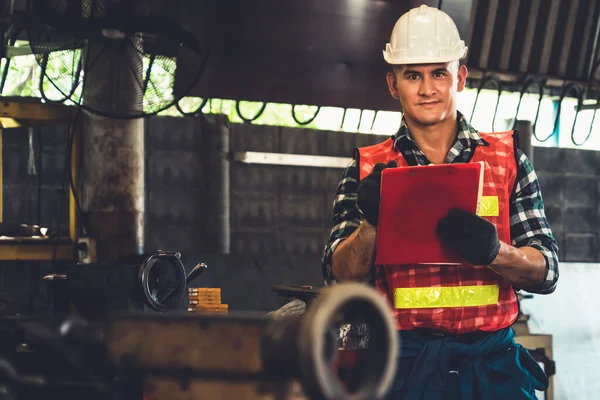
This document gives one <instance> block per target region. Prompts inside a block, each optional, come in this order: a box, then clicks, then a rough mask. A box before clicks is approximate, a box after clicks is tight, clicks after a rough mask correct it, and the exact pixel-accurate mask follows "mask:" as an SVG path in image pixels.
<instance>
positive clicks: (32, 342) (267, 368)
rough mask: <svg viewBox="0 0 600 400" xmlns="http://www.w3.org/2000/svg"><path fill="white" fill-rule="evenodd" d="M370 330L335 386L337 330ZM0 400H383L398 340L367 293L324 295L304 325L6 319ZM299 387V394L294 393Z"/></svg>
mask: <svg viewBox="0 0 600 400" xmlns="http://www.w3.org/2000/svg"><path fill="white" fill-rule="evenodd" d="M346 323H363V324H366V325H368V326H369V328H370V340H369V344H368V347H367V348H366V349H363V350H362V354H361V360H362V362H361V366H363V367H364V366H368V368H364V370H362V371H361V374H360V375H357V376H360V379H357V380H355V381H354V382H352V384H351V385H349V384H348V383H347V382H344V381H343V380H341V379H339V377H338V376H337V369H336V368H335V365H336V363H337V360H336V359H337V358H338V357H339V351H338V348H339V347H340V344H339V340H340V339H339V327H340V326H341V325H343V324H346ZM2 327H3V328H2V330H0V335H1V339H0V343H1V345H0V349H1V351H0V399H2V400H5V399H6V400H8V399H14V400H18V399H62V400H67V399H82V398H85V399H107V398H109V399H116V400H120V399H142V398H144V399H148V400H161V399H169V400H179V399H210V400H217V399H224V400H225V399H249V400H252V399H292V398H295V399H304V398H310V399H351V400H359V399H380V398H383V397H384V395H385V394H386V392H387V391H388V389H389V387H390V385H391V384H392V381H393V377H394V375H395V370H396V354H397V347H398V343H397V340H398V339H397V334H396V330H395V326H394V321H393V318H392V315H391V313H390V312H389V310H388V307H387V304H386V303H385V301H384V300H383V299H382V298H381V297H380V296H379V295H378V294H377V293H376V292H375V291H374V290H373V289H372V288H370V287H366V286H364V285H360V284H340V285H336V286H335V287H331V288H327V289H324V290H323V291H322V292H321V294H320V295H319V297H318V298H317V299H316V300H315V301H314V303H312V304H311V305H310V307H309V308H308V310H307V313H306V314H305V315H303V316H302V317H300V318H296V317H292V318H270V317H266V316H264V315H251V314H243V315H237V316H236V315H227V316H223V315H219V316H217V315H214V316H207V315H193V316H184V315H166V314H148V313H147V314H137V315H123V316H120V315H112V316H109V317H107V318H105V319H103V320H100V321H94V322H90V321H86V320H84V319H79V318H68V319H66V320H62V321H56V320H54V321H53V320H41V319H32V318H20V317H9V318H5V319H4V321H3V324H2ZM299 387H300V388H301V390H300V391H298V388H299Z"/></svg>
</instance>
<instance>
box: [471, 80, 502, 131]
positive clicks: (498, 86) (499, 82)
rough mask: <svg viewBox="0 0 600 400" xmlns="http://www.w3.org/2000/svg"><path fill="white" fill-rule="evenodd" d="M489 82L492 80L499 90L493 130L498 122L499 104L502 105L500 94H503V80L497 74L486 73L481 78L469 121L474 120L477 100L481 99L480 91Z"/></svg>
mask: <svg viewBox="0 0 600 400" xmlns="http://www.w3.org/2000/svg"><path fill="white" fill-rule="evenodd" d="M488 82H491V83H492V84H494V86H495V87H496V90H497V91H498V98H497V99H496V107H494V116H493V119H492V131H493V130H494V125H495V123H496V114H497V113H498V105H500V96H502V82H501V81H500V79H499V78H498V77H497V76H495V75H486V76H484V77H483V79H481V82H480V83H479V87H478V88H477V95H476V96H475V102H474V103H473V110H471V118H469V123H471V121H473V115H474V114H475V109H476V108H477V101H478V100H479V93H481V90H482V89H483V88H485V87H486V85H487V84H488Z"/></svg>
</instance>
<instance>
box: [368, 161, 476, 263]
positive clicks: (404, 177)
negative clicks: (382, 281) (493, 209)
mask: <svg viewBox="0 0 600 400" xmlns="http://www.w3.org/2000/svg"><path fill="white" fill-rule="evenodd" d="M483 172H484V167H483V163H482V162H475V163H467V164H436V165H427V166H416V167H400V168H387V169H385V170H383V172H382V175H381V201H380V204H379V223H378V227H377V254H376V256H375V263H376V264H379V265H390V264H458V263H460V262H461V261H462V259H461V258H460V256H458V255H457V254H456V253H454V252H453V251H452V250H450V249H448V248H447V247H445V246H444V245H443V244H442V243H441V241H440V240H439V239H438V237H437V235H436V227H437V223H438V221H439V220H440V219H441V218H442V217H444V216H446V215H447V214H448V211H449V210H450V209H451V208H459V209H462V210H465V211H469V212H472V213H477V212H478V207H479V204H480V201H481V195H482V191H483Z"/></svg>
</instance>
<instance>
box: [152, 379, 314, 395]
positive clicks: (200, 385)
mask: <svg viewBox="0 0 600 400" xmlns="http://www.w3.org/2000/svg"><path fill="white" fill-rule="evenodd" d="M275 385H276V383H273V384H272V386H271V387H273V386H275ZM265 386H266V385H265V383H263V382H259V383H256V382H233V383H232V382H227V381H224V382H203V381H192V382H190V383H189V384H188V385H182V384H181V383H180V382H178V381H176V380H172V379H165V378H149V379H147V380H146V381H145V382H144V389H145V393H146V396H147V397H148V399H149V400H154V399H165V400H166V399H168V400H233V399H244V400H279V399H289V400H301V399H305V398H304V397H298V396H294V397H291V394H292V392H291V389H290V386H289V384H281V383H279V386H282V387H281V389H279V390H278V392H281V393H282V394H283V396H275V395H274V394H273V393H271V392H267V391H265ZM287 393H290V395H287Z"/></svg>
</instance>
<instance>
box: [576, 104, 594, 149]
mask: <svg viewBox="0 0 600 400" xmlns="http://www.w3.org/2000/svg"><path fill="white" fill-rule="evenodd" d="M598 105H600V96H598V97H597V98H596V109H595V110H593V111H594V113H593V114H592V122H590V129H589V130H588V133H587V136H586V137H585V139H583V141H582V142H581V143H577V142H576V141H575V135H574V130H575V123H573V129H572V130H571V141H572V142H573V144H574V145H575V146H582V145H583V144H584V143H585V142H587V141H588V139H589V138H590V136H592V129H593V127H594V121H595V120H596V113H597V112H598ZM579 107H580V103H578V104H577V109H578V111H577V114H579ZM576 117H577V115H576ZM575 122H577V119H576V120H575Z"/></svg>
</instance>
